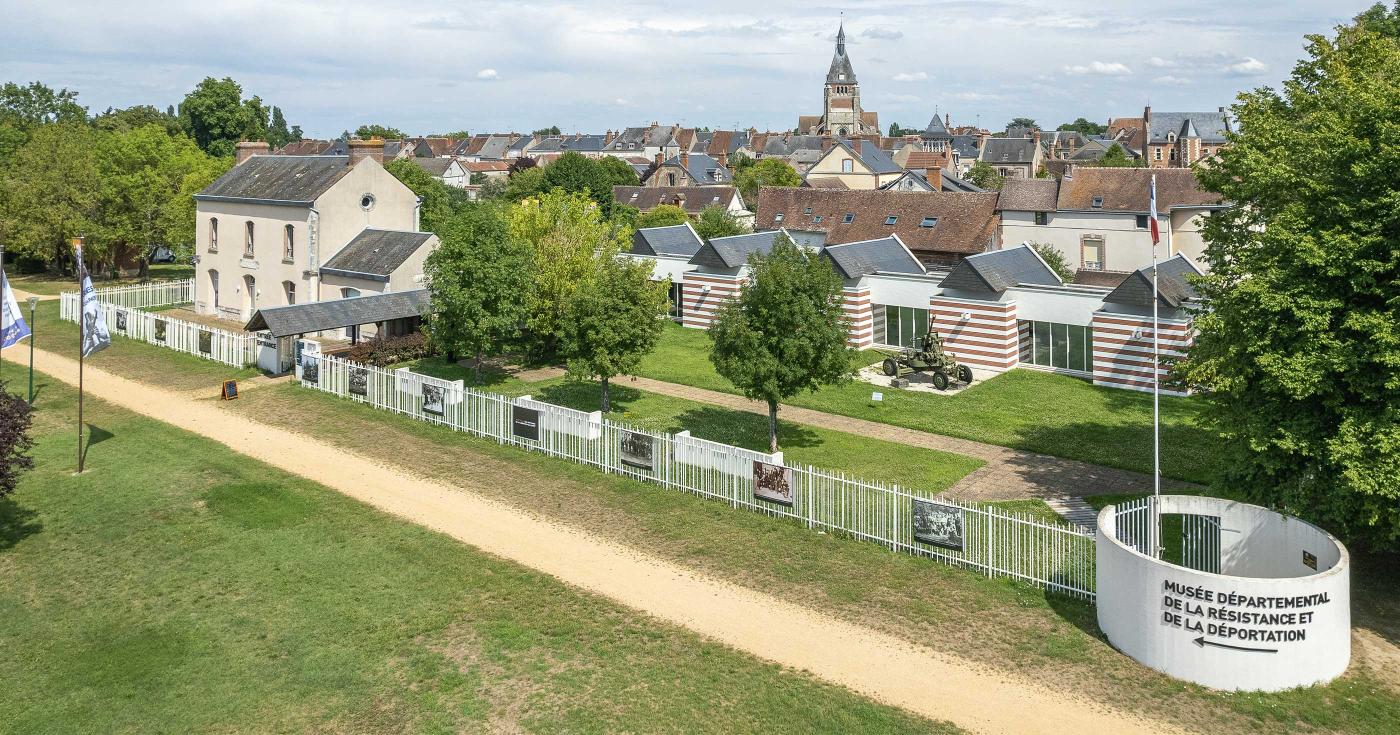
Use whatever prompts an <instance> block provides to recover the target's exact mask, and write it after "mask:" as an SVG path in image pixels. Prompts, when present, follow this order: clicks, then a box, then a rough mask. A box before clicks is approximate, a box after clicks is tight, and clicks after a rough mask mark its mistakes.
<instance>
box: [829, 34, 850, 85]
mask: <svg viewBox="0 0 1400 735" xmlns="http://www.w3.org/2000/svg"><path fill="white" fill-rule="evenodd" d="M826 83H827V84H855V83H856V73H855V71H854V70H853V69H851V57H849V56H847V55H846V27H845V26H844V25H842V26H840V27H839V28H838V29H837V31H836V53H834V54H832V56H831V68H830V69H828V70H827V72H826Z"/></svg>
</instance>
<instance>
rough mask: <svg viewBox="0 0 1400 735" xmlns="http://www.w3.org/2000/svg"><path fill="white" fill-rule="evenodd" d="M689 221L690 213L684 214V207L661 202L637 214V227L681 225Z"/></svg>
mask: <svg viewBox="0 0 1400 735" xmlns="http://www.w3.org/2000/svg"><path fill="white" fill-rule="evenodd" d="M689 221H690V215H688V214H686V212H685V210H684V209H682V208H680V207H678V206H676V205H674V204H661V205H658V206H657V207H655V208H653V209H652V210H651V211H650V212H642V213H641V214H640V215H638V216H637V229H639V230H640V229H642V228H643V227H669V226H671V225H683V224H685V223H686V222H689Z"/></svg>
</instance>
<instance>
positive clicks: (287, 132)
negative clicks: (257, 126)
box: [267, 106, 301, 150]
mask: <svg viewBox="0 0 1400 735" xmlns="http://www.w3.org/2000/svg"><path fill="white" fill-rule="evenodd" d="M294 140H301V128H300V127H298V126H293V127H290V128H289V127H287V118H286V117H285V116H284V115H283V114H282V108H280V107H275V106H274V107H273V108H272V119H271V120H270V121H269V122H268V124H267V142H268V145H271V146H272V148H273V149H274V150H275V149H277V148H281V147H282V146H284V145H286V144H288V143H290V142H292V141H294Z"/></svg>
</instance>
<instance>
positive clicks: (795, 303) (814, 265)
mask: <svg viewBox="0 0 1400 735" xmlns="http://www.w3.org/2000/svg"><path fill="white" fill-rule="evenodd" d="M749 268H750V269H751V272H752V276H751V277H750V279H749V281H748V283H747V284H746V285H745V286H744V288H743V290H741V291H740V293H739V297H738V298H737V299H735V300H733V301H730V302H727V303H725V304H724V305H722V306H720V308H719V314H718V316H717V318H716V320H715V323H714V324H713V325H712V326H711V327H710V331H709V335H710V339H711V342H712V348H711V350H710V362H712V363H713V364H714V366H715V370H716V371H717V372H718V373H719V374H720V375H722V376H724V377H725V378H728V379H729V381H730V382H732V383H734V385H735V387H737V388H738V389H739V391H740V392H741V393H743V394H744V395H745V396H746V397H748V398H749V399H751V400H755V401H764V402H766V403H767V404H768V447H769V451H771V452H776V451H777V450H778V402H779V401H782V400H785V399H788V398H791V397H793V396H795V395H797V394H798V393H800V392H802V391H804V390H815V389H817V388H819V387H821V386H823V385H828V384H832V383H836V382H839V381H841V380H844V379H845V378H846V377H847V374H848V373H849V372H850V353H849V350H848V349H847V347H846V318H845V316H844V313H843V311H842V300H841V288H842V283H841V278H840V276H838V275H837V274H836V271H835V270H834V269H833V268H832V267H831V265H830V264H829V263H827V262H825V261H824V260H822V259H821V258H819V257H816V256H812V255H808V254H807V253H806V252H804V251H803V250H802V249H801V248H799V247H797V245H796V244H794V243H793V241H792V240H791V238H789V237H787V236H786V235H779V236H778V238H777V240H776V242H774V244H773V249H772V251H770V252H769V253H768V254H767V255H757V254H755V255H753V256H750V258H749Z"/></svg>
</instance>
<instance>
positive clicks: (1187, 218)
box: [1001, 208, 1209, 271]
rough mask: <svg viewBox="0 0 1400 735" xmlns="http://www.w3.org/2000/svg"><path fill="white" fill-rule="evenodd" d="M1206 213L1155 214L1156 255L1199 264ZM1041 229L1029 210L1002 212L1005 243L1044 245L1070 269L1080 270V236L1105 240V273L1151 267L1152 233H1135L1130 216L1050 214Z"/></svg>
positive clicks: (1126, 214) (1002, 231) (1199, 210)
mask: <svg viewBox="0 0 1400 735" xmlns="http://www.w3.org/2000/svg"><path fill="white" fill-rule="evenodd" d="M1207 211H1209V210H1207V209H1204V208H1201V209H1177V210H1174V211H1172V212H1171V213H1170V214H1168V213H1166V212H1161V213H1159V215H1158V227H1159V228H1160V229H1161V231H1162V242H1161V243H1159V244H1158V245H1157V257H1158V258H1160V259H1162V260H1165V259H1167V258H1169V257H1171V256H1172V255H1174V254H1176V253H1178V252H1181V253H1184V254H1185V255H1186V257H1188V258H1191V259H1192V260H1193V261H1195V263H1196V265H1197V266H1204V261H1203V260H1202V259H1201V254H1202V253H1203V252H1204V250H1205V241H1204V240H1203V239H1202V237H1201V233H1200V221H1201V215H1203V214H1205V213H1206V212H1207ZM1047 217H1048V219H1047V221H1046V223H1045V224H1043V225H1037V224H1036V223H1035V213H1034V212H1013V211H1004V212H1002V213H1001V241H1002V242H1003V243H1007V244H1008V245H1019V244H1021V243H1022V242H1043V243H1048V244H1050V245H1052V246H1054V248H1055V249H1056V250H1058V251H1059V252H1060V254H1061V255H1063V256H1064V258H1065V262H1066V263H1067V264H1069V266H1070V267H1071V268H1075V269H1078V268H1082V267H1083V265H1084V258H1083V253H1082V249H1081V247H1080V243H1081V241H1082V238H1083V236H1084V235H1101V236H1103V239H1104V270H1111V271H1135V270H1138V269H1139V268H1145V267H1147V266H1149V265H1151V264H1152V235H1151V232H1150V231H1149V230H1147V229H1139V228H1138V226H1137V215H1136V214H1134V213H1131V212H1078V211H1062V212H1049V213H1048V214H1047Z"/></svg>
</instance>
